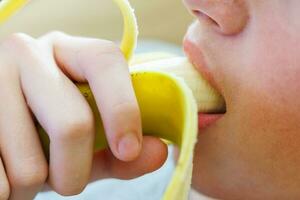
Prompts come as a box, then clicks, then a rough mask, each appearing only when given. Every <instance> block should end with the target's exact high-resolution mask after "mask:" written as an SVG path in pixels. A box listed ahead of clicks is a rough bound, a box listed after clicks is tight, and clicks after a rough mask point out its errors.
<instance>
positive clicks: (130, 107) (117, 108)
mask: <svg viewBox="0 0 300 200" xmlns="http://www.w3.org/2000/svg"><path fill="white" fill-rule="evenodd" d="M113 111H114V113H115V114H117V115H119V114H126V113H130V114H131V115H133V116H135V115H136V116H139V114H140V110H139V106H138V104H137V103H136V102H121V103H118V104H115V105H114V106H113Z"/></svg>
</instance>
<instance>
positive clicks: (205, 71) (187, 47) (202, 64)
mask: <svg viewBox="0 0 300 200" xmlns="http://www.w3.org/2000/svg"><path fill="white" fill-rule="evenodd" d="M184 51H185V52H186V54H187V57H188V58H189V60H190V62H191V63H192V64H193V66H194V67H195V68H196V69H197V71H199V72H200V74H201V75H202V76H203V78H204V79H205V80H207V81H208V83H209V84H210V85H211V86H212V87H213V88H215V89H216V90H217V91H218V92H219V93H220V94H221V88H220V87H219V85H218V84H217V82H216V79H215V77H214V75H213V73H212V71H211V70H210V68H209V67H208V65H207V62H206V61H205V58H204V55H203V52H202V50H201V49H200V48H198V47H197V46H196V45H194V44H193V43H192V42H191V41H189V40H188V39H185V40H184Z"/></svg>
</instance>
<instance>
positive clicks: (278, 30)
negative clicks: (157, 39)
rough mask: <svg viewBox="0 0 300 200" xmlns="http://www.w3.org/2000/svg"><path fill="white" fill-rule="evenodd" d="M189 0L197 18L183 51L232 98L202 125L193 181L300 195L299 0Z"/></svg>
mask: <svg viewBox="0 0 300 200" xmlns="http://www.w3.org/2000/svg"><path fill="white" fill-rule="evenodd" d="M184 3H185V5H186V7H187V8H188V10H189V11H191V12H192V13H193V14H194V15H195V16H196V18H197V20H196V21H195V22H194V23H193V24H192V25H191V26H190V28H189V29H188V31H187V34H186V36H185V40H184V49H185V52H186V54H187V56H188V57H189V58H190V60H191V62H193V63H194V64H195V66H196V68H197V69H198V70H199V72H200V73H208V74H210V76H211V77H212V78H213V81H212V83H213V85H214V86H215V87H216V88H217V89H218V90H219V91H220V92H221V94H222V95H223V96H224V98H225V101H226V104H227V112H226V114H225V115H224V116H223V117H222V118H221V119H220V120H218V121H217V122H216V123H214V124H212V125H211V126H209V127H207V128H206V129H204V130H200V134H199V138H198V144H197V148H196V155H195V161H194V173H193V186H194V188H196V189H197V190H198V191H200V192H202V193H204V194H206V195H208V196H211V197H215V198H220V199H299V198H300V190H299V187H300V173H299V166H300V137H299V133H300V123H299V122H300V113H299V108H300V101H299V98H300V93H299V91H300V83H299V77H300V56H299V52H300V35H299V32H300V23H299V20H298V19H299V18H300V13H299V12H298V11H299V8H300V1H298V0H288V1H284V0H264V1H261V0H231V1H220V0H184ZM193 11H196V12H193ZM200 66H202V67H200ZM203 67H204V69H203Z"/></svg>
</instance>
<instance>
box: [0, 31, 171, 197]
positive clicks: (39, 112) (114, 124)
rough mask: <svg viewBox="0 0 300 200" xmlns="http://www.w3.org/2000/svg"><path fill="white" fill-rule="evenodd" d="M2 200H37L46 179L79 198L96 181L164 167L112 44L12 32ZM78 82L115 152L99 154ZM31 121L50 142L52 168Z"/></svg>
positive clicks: (0, 56) (3, 56) (1, 78)
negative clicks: (145, 134)
mask: <svg viewBox="0 0 300 200" xmlns="http://www.w3.org/2000/svg"><path fill="white" fill-rule="evenodd" d="M0 68H1V70H0V87H1V93H0V99H1V101H0V155H1V156H0V188H1V189H0V199H1V200H2V199H7V198H8V197H9V199H11V200H19V199H22V200H27V199H32V198H33V197H34V196H35V195H36V193H37V192H38V191H39V190H40V189H41V188H42V186H43V185H44V183H45V182H46V181H47V182H48V183H49V185H50V186H51V187H52V188H53V189H54V190H55V191H56V192H58V193H59V194H62V195H75V194H78V193H80V192H81V191H82V190H83V189H84V187H85V186H86V184H87V183H88V182H89V181H91V180H95V179H100V178H107V177H115V178H121V179H129V178H134V177H136V176H139V175H143V174H145V173H148V172H151V171H153V170H155V169H157V168H158V167H160V166H161V165H162V164H163V162H164V161H165V159H166V156H167V148H166V145H165V144H163V143H162V142H161V141H160V140H159V139H158V138H153V137H142V129H141V118H140V113H139V108H138V104H137V100H136V98H135V95H134V91H133V87H132V85H131V81H130V75H129V71H128V66H127V64H126V61H125V59H124V57H123V55H122V53H121V51H120V50H119V48H118V47H116V46H115V45H114V44H113V43H112V42H109V41H105V40H99V39H91V38H80V37H73V36H69V35H66V34H64V33H60V32H53V33H49V34H47V35H45V36H43V37H41V38H38V39H33V38H31V37H30V36H27V35H25V34H13V35H11V36H10V37H8V38H7V39H6V40H4V41H3V42H2V44H1V46H0ZM74 82H88V83H89V85H90V87H91V89H92V91H93V94H94V96H95V99H96V102H97V105H98V108H99V111H100V113H101V117H102V120H103V124H104V127H105V131H106V136H107V139H108V142H109V147H110V150H109V149H107V150H103V151H100V152H97V153H95V154H94V152H93V145H94V137H95V128H94V125H95V121H94V118H93V114H92V111H91V108H90V107H89V105H88V103H87V102H86V100H85V98H84V97H83V96H82V95H81V93H80V91H79V90H78V89H77V87H76V86H75V84H74ZM33 115H34V116H35V117H36V119H37V120H38V121H39V123H40V124H41V125H42V126H43V128H44V129H45V130H46V132H47V133H48V135H49V138H50V141H51V142H50V158H49V163H47V160H46V158H45V156H44V154H43V150H42V147H41V143H40V141H39V136H38V133H37V131H36V129H35V126H34V123H33V119H32V117H33Z"/></svg>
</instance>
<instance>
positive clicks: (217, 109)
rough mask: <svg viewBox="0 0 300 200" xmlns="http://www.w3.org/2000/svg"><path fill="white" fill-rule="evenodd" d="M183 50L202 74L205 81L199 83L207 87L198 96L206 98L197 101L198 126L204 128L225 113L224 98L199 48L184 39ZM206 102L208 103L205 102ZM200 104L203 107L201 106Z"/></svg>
mask: <svg viewBox="0 0 300 200" xmlns="http://www.w3.org/2000/svg"><path fill="white" fill-rule="evenodd" d="M184 50H185V53H186V54H187V57H188V58H189V60H190V62H191V63H192V64H193V66H194V68H195V69H196V70H197V71H198V73H199V74H200V76H202V79H203V80H205V81H206V83H201V84H202V85H203V86H204V87H203V88H205V87H207V88H209V89H207V90H206V91H205V93H206V95H203V93H204V90H203V92H202V95H199V96H200V97H206V99H201V100H199V101H198V111H199V112H198V128H199V129H205V128H207V127H209V126H211V125H213V124H215V123H216V122H217V121H218V120H219V119H221V118H222V117H223V116H224V115H225V114H226V102H225V98H224V96H223V94H222V90H221V88H220V87H219V85H218V83H217V82H216V80H215V77H214V74H213V73H212V72H211V70H210V68H209V67H208V66H207V63H206V62H205V59H204V57H203V54H202V51H201V49H200V48H198V47H197V46H196V45H195V44H193V42H191V41H189V40H187V39H186V40H185V41H184ZM199 85H200V84H199ZM199 87H200V86H199ZM200 94H201V93H200ZM196 99H197V97H196ZM197 100H198V99H197ZM208 102H209V104H207V103H208ZM201 104H202V105H203V107H201ZM199 105H200V107H199Z"/></svg>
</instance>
